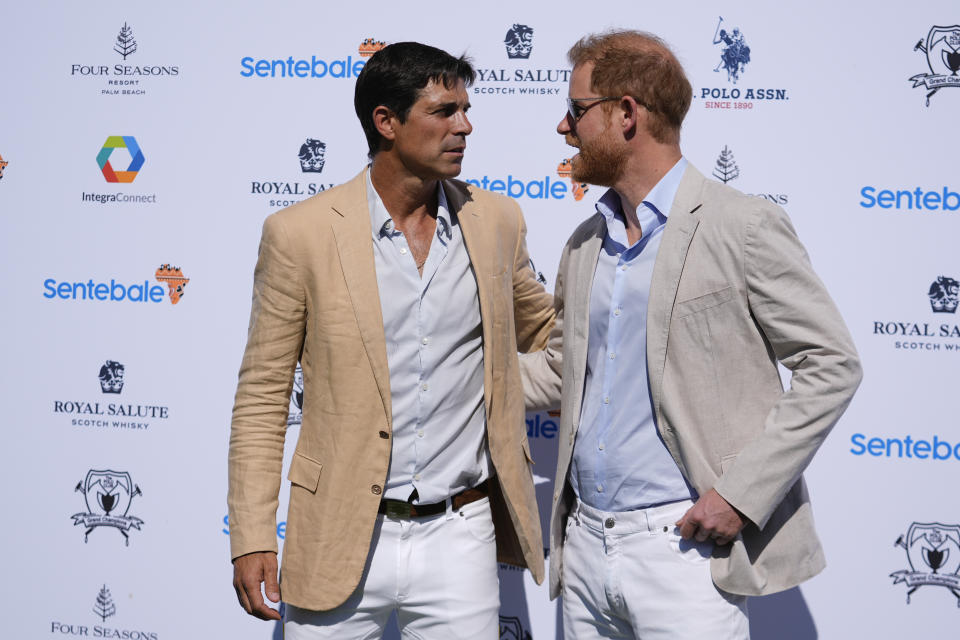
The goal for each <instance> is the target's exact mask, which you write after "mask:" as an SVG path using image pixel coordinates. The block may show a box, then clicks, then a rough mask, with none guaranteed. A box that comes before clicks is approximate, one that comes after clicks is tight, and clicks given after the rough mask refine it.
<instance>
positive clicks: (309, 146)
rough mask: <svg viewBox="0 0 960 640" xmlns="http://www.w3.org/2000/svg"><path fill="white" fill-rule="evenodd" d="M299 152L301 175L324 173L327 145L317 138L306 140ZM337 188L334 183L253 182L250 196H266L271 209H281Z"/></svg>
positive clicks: (272, 180)
mask: <svg viewBox="0 0 960 640" xmlns="http://www.w3.org/2000/svg"><path fill="white" fill-rule="evenodd" d="M299 149H300V150H299V151H298V152H297V159H298V161H299V163H300V173H301V174H310V173H317V174H319V173H322V172H323V169H324V167H325V166H326V164H327V145H326V143H324V142H321V141H320V140H319V139H317V138H306V142H304V143H302V144H301V145H300V147H299ZM334 186H336V184H335V183H333V182H301V181H299V180H296V179H293V180H288V179H280V180H274V179H268V180H251V181H250V195H252V196H266V198H265V199H266V201H267V204H268V206H269V207H270V208H271V209H280V208H283V207H289V206H290V205H292V204H296V203H297V202H300V201H301V200H305V199H306V198H309V197H310V196H313V195H316V194H318V193H320V192H322V191H326V190H327V189H332V188H333V187H334Z"/></svg>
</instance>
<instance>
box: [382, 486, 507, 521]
mask: <svg viewBox="0 0 960 640" xmlns="http://www.w3.org/2000/svg"><path fill="white" fill-rule="evenodd" d="M488 482H489V481H488V480H484V481H483V482H481V483H480V484H478V485H477V486H475V487H474V488H473V489H464V490H463V491H461V492H460V493H457V494H455V495H453V496H451V497H450V503H451V506H452V507H453V510H454V511H458V510H460V509H461V508H463V506H464V505H467V504H470V503H471V502H476V501H477V500H479V499H480V498H486V497H487V496H488V495H490V489H489V485H488ZM446 510H447V503H446V501H443V502H435V503H433V504H413V503H412V502H404V501H403V500H390V499H389V498H384V499H383V500H381V501H380V508H379V509H378V510H377V512H378V513H382V514H384V515H386V516H389V517H391V518H424V517H426V516H435V515H437V514H438V513H443V512H444V511H446Z"/></svg>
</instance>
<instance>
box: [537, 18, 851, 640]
mask: <svg viewBox="0 0 960 640" xmlns="http://www.w3.org/2000/svg"><path fill="white" fill-rule="evenodd" d="M569 58H570V62H571V63H572V64H573V72H572V74H571V76H570V89H569V92H570V93H569V98H568V99H567V113H565V114H564V117H563V119H562V120H561V121H560V123H559V124H558V126H557V132H558V133H559V134H561V135H562V136H564V137H565V139H566V141H567V142H568V144H570V145H572V146H574V147H577V148H578V149H579V153H578V154H577V155H576V156H574V158H573V160H572V175H573V179H574V180H577V181H579V182H588V183H592V184H599V185H605V186H609V187H611V189H610V190H609V191H608V192H607V193H606V194H605V195H604V196H603V197H602V198H601V199H600V201H599V202H598V203H597V212H596V213H595V214H594V215H593V216H591V217H590V218H589V219H588V220H587V221H586V222H584V223H583V224H581V225H580V227H579V228H577V230H576V231H574V233H573V235H572V236H571V238H570V240H569V242H568V243H567V246H566V248H565V249H564V252H563V255H562V257H561V263H560V271H559V274H558V276H557V284H556V290H555V292H554V300H555V305H556V307H557V322H556V327H555V329H554V332H553V335H552V336H551V339H550V346H549V348H548V350H547V351H545V352H543V353H542V354H531V355H530V356H528V360H526V361H525V364H527V365H529V366H530V367H531V369H530V371H532V370H533V369H532V368H534V367H537V366H539V370H538V372H537V373H536V375H533V376H532V377H531V378H530V380H529V381H530V382H531V384H530V389H528V391H530V392H531V393H533V394H534V395H535V396H536V397H535V400H536V402H535V404H538V405H540V406H550V405H553V404H555V403H556V401H558V400H559V401H560V406H561V424H560V436H559V439H560V449H559V462H558V465H557V477H556V485H555V486H556V492H555V494H554V500H553V513H552V516H551V523H550V535H551V537H550V593H551V596H552V597H556V596H557V595H559V594H560V593H561V592H562V594H563V618H564V628H565V633H566V637H568V638H577V640H585V639H589V638H643V639H644V640H650V639H654V640H659V639H663V640H666V639H670V640H676V639H685V638H698V639H699V638H725V639H728V638H747V637H749V625H748V620H747V615H746V596H749V595H765V594H769V593H774V592H777V591H781V590H784V589H789V588H791V587H793V586H795V585H797V584H798V583H800V582H802V581H803V580H806V579H808V578H810V577H811V576H813V575H815V574H816V573H818V572H819V571H820V570H821V569H822V568H823V566H824V559H823V552H822V550H821V548H820V544H819V542H818V541H817V537H816V532H815V531H814V528H813V520H812V516H811V512H810V503H809V500H808V498H807V491H806V487H805V486H804V482H803V478H802V472H803V470H804V469H805V468H806V466H807V465H808V464H809V462H810V460H811V458H812V457H813V455H814V454H815V453H816V451H817V448H818V447H819V446H820V444H821V443H822V442H823V439H824V438H825V437H826V435H827V433H828V432H829V431H830V429H831V428H832V427H833V425H834V424H835V423H836V421H837V420H838V419H839V418H840V416H841V414H842V413H843V411H844V410H845V409H846V406H847V404H848V403H849V402H850V399H851V397H852V396H853V393H854V391H855V390H856V388H857V385H858V384H859V382H860V375H861V373H860V365H859V361H858V358H857V353H856V350H855V349H854V346H853V342H852V340H851V338H850V334H849V332H848V331H847V328H846V326H845V324H844V322H843V320H842V318H841V317H840V314H839V312H838V311H837V309H836V307H835V306H834V304H833V302H832V301H831V299H830V296H829V295H828V294H827V292H826V289H825V288H824V286H823V283H821V282H820V280H819V279H818V278H817V276H816V274H815V273H814V272H813V269H812V267H811V265H810V261H809V259H808V258H807V254H806V252H805V250H804V248H803V246H802V245H801V244H800V241H799V240H798V239H797V236H796V233H795V232H794V230H793V227H792V225H791V223H790V221H789V219H788V218H787V215H786V213H784V211H783V210H782V209H780V208H779V207H777V206H775V205H773V204H771V203H769V202H768V201H766V200H763V199H760V198H754V197H750V196H746V195H744V194H742V193H740V192H738V191H735V190H733V189H731V188H729V187H727V186H725V185H722V184H719V183H716V182H711V181H708V180H706V179H705V178H704V177H703V175H701V174H700V172H698V171H697V170H696V169H695V168H694V167H693V166H692V165H690V164H689V163H688V162H687V160H686V159H685V158H684V157H683V156H682V154H681V152H680V126H681V124H682V122H683V118H684V116H685V115H686V112H687V109H688V108H689V106H690V99H691V89H690V83H689V82H688V81H687V79H686V76H685V74H684V72H683V68H682V67H681V66H680V64H679V62H678V61H677V59H676V58H675V57H674V55H673V54H672V53H671V52H670V50H669V49H668V48H667V47H666V45H665V44H664V43H663V42H662V41H661V40H660V39H658V38H656V37H654V36H651V35H649V34H644V33H639V32H633V31H618V32H611V33H606V34H601V35H597V36H589V37H586V38H584V39H582V40H581V41H580V42H578V43H577V44H576V45H575V46H574V47H573V48H572V49H571V50H570V53H569ZM561 324H562V325H563V326H562V338H561V331H560V328H561ZM561 354H562V356H561ZM778 362H779V363H780V364H782V365H783V366H784V367H786V368H787V369H789V370H790V371H791V372H792V378H791V384H790V388H789V390H787V391H784V390H783V388H782V386H781V383H780V375H779V372H778ZM561 375H562V385H561V382H560V381H561ZM561 386H562V393H561V392H560V389H561Z"/></svg>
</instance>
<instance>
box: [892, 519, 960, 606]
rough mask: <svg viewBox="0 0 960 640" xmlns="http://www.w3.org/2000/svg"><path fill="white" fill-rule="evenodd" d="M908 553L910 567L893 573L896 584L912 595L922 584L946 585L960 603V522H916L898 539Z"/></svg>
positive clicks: (908, 594) (899, 544)
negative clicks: (904, 587) (958, 523)
mask: <svg viewBox="0 0 960 640" xmlns="http://www.w3.org/2000/svg"><path fill="white" fill-rule="evenodd" d="M894 544H896V546H898V547H903V549H904V551H906V553H907V563H908V564H909V565H910V568H909V569H902V570H900V571H894V572H893V573H891V574H890V577H891V578H893V584H901V583H902V584H904V585H905V586H906V588H907V604H910V596H912V595H913V594H914V592H916V591H917V589H919V588H920V587H927V586H931V587H944V588H945V589H947V590H948V591H950V593H952V594H953V596H954V597H955V598H956V604H957V606H958V607H960V525H956V524H940V523H939V522H929V523H926V522H914V523H912V524H911V525H910V527H909V528H908V529H907V533H906V535H902V536H900V537H899V538H897V541H896V542H895V543H894Z"/></svg>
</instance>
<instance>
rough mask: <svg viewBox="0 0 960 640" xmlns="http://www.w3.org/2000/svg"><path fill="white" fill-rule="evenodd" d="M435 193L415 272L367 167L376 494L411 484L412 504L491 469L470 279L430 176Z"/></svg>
mask: <svg viewBox="0 0 960 640" xmlns="http://www.w3.org/2000/svg"><path fill="white" fill-rule="evenodd" d="M437 200H438V206H437V232H436V234H435V235H434V236H433V239H432V242H431V245H430V253H429V255H428V256H427V261H426V263H425V264H424V265H423V276H422V277H421V275H420V274H419V273H418V272H417V265H416V263H415V261H414V258H413V253H412V252H411V251H410V247H409V245H408V244H407V240H406V238H405V237H404V235H403V233H402V232H400V231H397V230H396V229H395V228H394V225H393V220H392V219H391V218H390V214H389V213H388V212H387V209H386V207H385V206H384V204H383V200H381V199H380V196H379V195H378V194H377V191H376V189H374V187H373V183H372V182H371V180H370V175H369V173H368V174H367V202H368V203H369V206H370V221H371V223H372V224H371V227H372V231H373V256H374V263H375V266H376V270H377V288H378V290H379V294H380V309H381V312H382V314H383V331H384V336H385V337H386V342H387V364H388V365H389V368H390V400H391V405H392V413H393V444H392V450H391V454H390V469H389V471H388V473H387V483H386V490H385V491H384V494H383V497H385V498H391V499H394V500H407V499H408V498H409V497H410V495H411V494H412V493H413V490H414V489H416V491H417V495H418V499H417V500H415V501H414V502H417V503H419V504H430V503H434V502H442V501H443V500H445V499H446V498H448V497H450V496H451V495H453V494H455V493H458V492H460V491H462V490H464V489H469V488H471V487H475V486H476V485H478V484H479V483H481V482H483V481H484V480H486V479H487V478H488V477H490V475H491V464H490V456H489V453H488V452H487V441H486V411H485V409H484V404H483V332H482V329H481V325H480V300H479V298H478V296H477V280H476V277H475V275H474V273H473V266H472V265H471V263H470V257H469V255H467V248H466V245H465V244H464V242H463V233H462V232H461V229H460V225H459V223H458V222H457V219H456V216H451V214H450V211H449V207H448V205H447V200H446V197H445V196H444V193H443V188H442V187H441V186H440V185H439V183H438V185H437Z"/></svg>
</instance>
